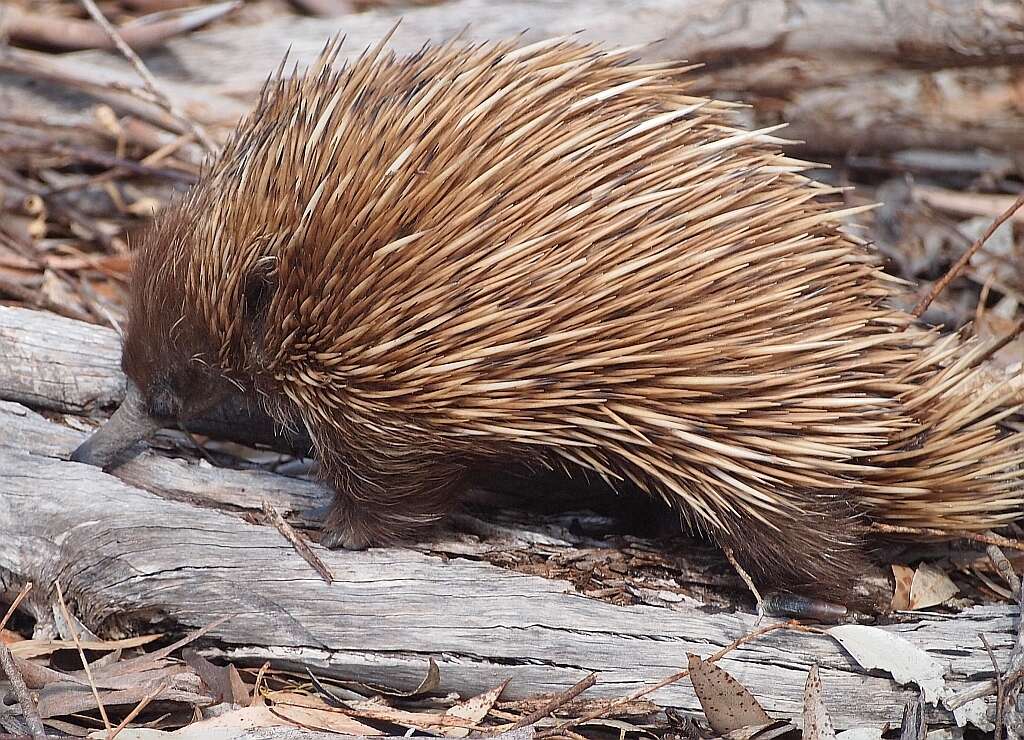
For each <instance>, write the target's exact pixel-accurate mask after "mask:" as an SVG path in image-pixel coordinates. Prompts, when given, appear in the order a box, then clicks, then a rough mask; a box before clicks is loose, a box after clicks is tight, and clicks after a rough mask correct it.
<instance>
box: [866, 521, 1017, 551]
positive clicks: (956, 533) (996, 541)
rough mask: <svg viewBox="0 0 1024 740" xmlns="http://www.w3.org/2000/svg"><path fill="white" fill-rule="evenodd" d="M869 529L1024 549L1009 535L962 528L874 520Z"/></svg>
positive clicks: (876, 531)
mask: <svg viewBox="0 0 1024 740" xmlns="http://www.w3.org/2000/svg"><path fill="white" fill-rule="evenodd" d="M868 531H869V532H874V533H876V534H912V535H919V536H920V535H926V536H928V537H944V538H946V539H961V540H970V541H971V542H978V543H980V544H982V545H996V546H997V547H1005V548H1007V549H1009V550H1021V551H1024V542H1022V541H1021V540H1014V539H1010V538H1009V537H1000V536H999V535H995V534H982V533H980V532H966V531H964V530H961V529H950V530H945V529H932V528H930V527H904V526H902V525H899V524H883V523H882V522H872V523H871V524H870V525H868Z"/></svg>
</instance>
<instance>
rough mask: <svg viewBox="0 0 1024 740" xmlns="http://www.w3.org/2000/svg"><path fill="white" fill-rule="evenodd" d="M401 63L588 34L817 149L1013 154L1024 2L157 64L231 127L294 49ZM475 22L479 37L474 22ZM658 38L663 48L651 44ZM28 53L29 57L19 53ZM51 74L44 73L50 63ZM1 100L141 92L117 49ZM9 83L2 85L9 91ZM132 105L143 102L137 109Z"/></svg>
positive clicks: (535, 24)
mask: <svg viewBox="0 0 1024 740" xmlns="http://www.w3.org/2000/svg"><path fill="white" fill-rule="evenodd" d="M398 19H401V21H402V22H401V25H400V26H399V27H398V29H397V30H396V32H395V34H394V36H393V38H392V39H391V46H392V48H394V49H395V50H396V51H398V52H400V53H409V52H413V51H415V50H417V49H418V48H419V47H420V46H421V45H422V44H423V43H424V42H426V41H428V40H432V41H435V42H436V41H443V40H446V39H448V38H451V37H452V36H454V35H456V34H459V33H463V35H464V37H465V38H466V39H467V40H472V41H482V40H493V39H503V38H510V37H514V36H517V35H521V37H522V39H523V42H524V43H527V42H529V41H533V40H537V39H542V38H548V37H551V36H558V35H566V34H575V33H579V34H580V35H581V37H583V38H588V39H593V40H598V41H601V42H603V43H606V44H614V45H619V46H633V45H638V46H639V48H638V52H637V53H638V54H640V55H642V56H644V57H646V58H649V59H672V60H689V61H692V62H698V63H702V64H707V65H709V66H708V69H707V70H706V71H704V72H696V73H694V75H693V79H694V82H695V84H696V88H695V89H696V91H697V92H700V93H701V94H718V95H728V96H733V95H735V96H737V97H739V98H740V99H742V100H744V101H745V102H748V103H751V104H753V105H754V112H753V113H752V114H750V115H751V117H752V118H753V119H754V120H755V121H756V123H757V124H758V125H770V124H773V123H777V122H780V121H786V122H789V123H790V124H792V128H790V129H788V136H790V137H791V138H794V139H798V140H801V141H806V142H808V145H809V148H810V149H811V150H812V151H814V152H820V153H826V154H838V155H842V154H845V153H846V152H847V151H849V150H850V149H855V150H857V151H858V152H859V153H861V154H868V153H871V152H873V151H886V152H888V151H895V150H898V149H900V148H907V147H910V148H913V147H933V146H940V147H941V148H946V149H958V148H959V149H973V148H975V147H986V148H990V149H994V150H1004V149H1010V150H1015V149H1016V148H1017V147H1018V145H1019V142H1020V141H1021V138H1022V137H1024V118H1022V117H1021V116H1020V114H1019V106H1018V99H1019V92H1018V90H1017V82H1016V80H1017V77H1018V76H1019V69H1020V65H1021V64H1022V63H1024V4H1022V3H1020V2H1019V1H1018V0H988V1H987V2H977V1H976V0H905V1H902V0H901V2H867V1H865V2H858V3H850V2H846V3H836V2H834V0H702V1H701V2H696V1H691V2H679V1H678V0H644V2H634V3H622V2H621V1H620V0H559V1H556V2H543V3H540V2H534V1H533V0H446V2H442V3H433V4H428V5H425V6H420V7H410V6H403V7H400V8H379V9H375V10H371V11H367V12H361V13H349V14H345V15H341V16H339V17H335V18H302V17H296V16H280V17H274V18H270V19H268V20H266V21H265V22H263V23H260V24H259V25H255V26H235V25H227V26H223V27H221V28H217V29H212V30H208V31H201V32H197V33H193V34H189V35H188V36H183V37H180V38H175V39H171V40H170V41H168V43H167V44H166V45H165V46H164V47H162V48H161V49H158V50H152V51H151V52H149V53H147V54H146V55H145V58H146V62H147V64H148V65H149V66H150V67H151V69H152V71H153V72H154V73H155V74H156V76H157V77H158V78H159V79H160V82H161V85H162V86H163V87H165V88H166V89H167V91H168V93H169V94H170V95H171V96H172V98H174V99H175V101H176V102H178V103H179V104H180V105H181V107H182V108H183V109H185V110H187V111H189V113H190V114H191V115H193V116H196V117H198V118H199V119H201V120H203V121H205V122H208V123H211V124H212V123H215V122H218V121H220V122H225V123H228V124H231V123H232V122H233V121H234V120H236V119H237V117H238V116H239V115H240V114H241V113H242V112H244V111H245V110H246V108H247V107H248V106H247V105H246V104H245V103H243V102H241V100H242V99H245V98H248V99H250V100H251V99H252V98H253V97H254V95H255V92H256V90H257V89H258V87H259V86H260V85H261V84H262V82H263V81H264V80H265V79H266V77H267V75H268V74H270V73H272V72H273V71H274V70H275V69H276V68H277V67H278V64H279V63H280V61H281V59H282V58H283V57H284V55H285V52H286V50H290V53H289V59H290V60H292V61H295V62H297V63H298V64H299V67H300V68H301V67H303V66H304V65H306V64H307V63H309V62H310V61H311V60H312V59H314V58H315V57H316V55H317V54H318V53H319V52H320V50H321V49H322V48H323V45H324V42H325V41H326V40H327V39H328V38H329V37H331V36H333V35H335V34H337V33H344V34H345V36H346V38H347V43H346V45H345V48H344V49H343V53H342V57H341V58H342V59H346V58H348V59H351V58H352V57H354V56H355V55H357V54H358V53H360V52H361V51H362V50H363V49H365V48H366V47H368V46H372V45H373V44H375V43H376V42H377V41H378V40H379V39H381V38H382V37H383V36H385V35H386V34H387V33H388V32H389V30H391V28H392V27H393V26H394V24H395V22H396V21H397V20H398ZM467 25H468V28H467ZM655 42H657V43H655ZM21 53H22V52H19V54H21ZM44 67H45V69H44ZM0 69H7V70H20V72H19V73H18V74H12V75H8V76H7V77H6V78H5V77H0V86H5V87H7V88H8V92H9V95H8V96H7V99H6V101H5V104H6V105H8V107H12V108H13V109H14V112H18V111H22V112H24V113H25V114H36V113H39V112H41V111H45V112H49V114H51V115H53V116H57V117H60V118H67V117H69V116H70V117H72V118H73V117H75V116H81V115H83V114H84V115H91V113H89V112H88V111H87V109H86V106H85V105H84V104H83V98H82V97H81V96H70V97H69V96H68V95H67V94H66V91H65V92H63V93H62V92H61V88H60V86H59V85H58V86H55V85H53V84H49V85H44V86H41V87H39V86H33V85H30V84H26V77H25V76H24V74H25V72H26V71H27V70H28V69H31V70H32V72H31V74H32V75H33V76H34V77H36V78H38V79H41V80H44V81H47V80H54V79H55V78H57V77H59V76H60V75H59V72H60V71H63V72H65V73H67V74H70V75H72V76H75V77H78V78H83V77H84V78H88V79H91V80H96V81H101V82H104V83H107V82H110V81H117V82H121V83H127V84H132V85H133V84H137V82H138V81H137V79H136V76H135V73H134V71H133V70H132V69H131V68H130V67H129V66H128V65H127V64H126V63H125V62H124V61H123V60H122V59H120V58H119V57H117V56H116V55H112V54H109V53H106V52H79V53H75V54H67V55H63V56H62V57H61V58H60V59H51V58H47V59H41V58H40V57H39V55H36V56H34V57H32V58H31V60H30V61H28V62H21V63H18V62H16V61H15V60H14V59H13V58H12V59H10V60H6V61H5V59H4V58H3V57H2V56H0ZM5 83H6V84H5ZM132 105H137V101H134V102H133V103H132Z"/></svg>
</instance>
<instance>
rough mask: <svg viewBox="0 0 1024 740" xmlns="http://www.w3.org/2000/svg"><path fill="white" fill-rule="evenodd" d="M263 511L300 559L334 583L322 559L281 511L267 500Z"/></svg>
mask: <svg viewBox="0 0 1024 740" xmlns="http://www.w3.org/2000/svg"><path fill="white" fill-rule="evenodd" d="M263 513H264V514H266V515H267V519H269V520H270V523H271V524H273V525H274V527H275V528H277V531H278V532H280V533H281V536H282V537H284V538H285V539H286V540H288V542H290V543H291V545H292V547H294V548H295V552H297V553H298V554H299V555H301V556H302V559H303V560H305V561H306V562H307V563H309V564H310V565H311V566H312V567H313V570H315V571H316V572H317V573H319V574H320V577H321V578H323V579H324V581H325V582H326V583H328V584H330V583H334V574H333V573H331V571H330V569H329V568H328V567H327V566H326V565H325V564H324V561H323V560H321V559H320V558H319V557H318V556H317V554H316V553H315V552H313V550H312V549H311V548H310V546H309V544H308V543H307V542H306V541H305V540H303V539H302V538H301V537H300V536H299V533H298V532H296V531H295V530H294V529H293V528H292V525H290V524H289V523H288V522H286V521H285V520H284V517H283V516H281V513H280V512H279V511H278V510H277V509H275V508H274V507H273V505H272V504H271V503H270V502H269V501H267V500H264V501H263Z"/></svg>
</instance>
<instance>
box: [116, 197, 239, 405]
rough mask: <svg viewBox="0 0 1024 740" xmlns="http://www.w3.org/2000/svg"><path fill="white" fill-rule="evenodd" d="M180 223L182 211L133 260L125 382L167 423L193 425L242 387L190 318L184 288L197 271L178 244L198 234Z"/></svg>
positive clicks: (205, 331)
mask: <svg viewBox="0 0 1024 740" xmlns="http://www.w3.org/2000/svg"><path fill="white" fill-rule="evenodd" d="M183 216H184V213H183V212H182V209H174V210H171V211H170V212H169V213H168V215H166V216H164V217H162V218H161V219H160V220H159V221H158V222H157V223H156V224H154V225H153V226H152V227H151V228H150V229H148V230H147V232H146V234H145V236H144V238H143V244H142V247H141V248H140V249H139V250H138V251H137V252H136V253H135V255H136V259H135V264H134V266H133V270H132V276H131V285H132V291H131V297H130V303H129V306H128V325H127V327H126V331H125V334H124V345H123V348H122V353H121V367H122V369H123V370H124V372H125V375H126V376H127V377H128V380H129V381H130V382H131V383H132V384H133V385H134V386H135V388H137V389H138V391H139V392H140V393H141V396H142V398H143V400H144V402H145V406H146V409H147V410H148V412H149V413H150V414H151V415H152V416H154V417H156V418H158V419H162V420H178V419H189V418H191V417H193V416H195V415H196V414H199V413H201V412H203V411H206V410H207V409H209V408H210V407H212V406H214V405H215V404H216V403H218V402H219V401H220V400H222V399H223V398H224V396H226V395H227V394H228V393H229V392H230V391H231V390H233V389H239V388H240V387H241V386H240V383H238V381H234V383H232V381H231V380H229V377H228V374H227V373H228V372H229V368H227V367H222V366H221V365H219V364H218V362H217V359H218V354H219V350H220V341H219V339H218V338H216V337H214V336H212V334H211V332H210V331H209V328H208V327H207V326H206V325H205V324H204V323H203V322H201V321H197V320H195V317H193V316H190V312H191V311H192V310H193V309H192V307H191V306H189V305H188V304H187V303H186V291H185V287H184V281H185V280H187V272H188V270H189V269H190V268H192V267H193V266H194V265H193V264H189V262H187V261H186V260H187V254H188V253H187V252H186V251H185V250H182V248H181V247H180V244H181V243H184V242H186V241H193V242H194V241H195V240H196V239H197V234H196V232H195V230H194V229H190V228H189V226H190V224H189V223H188V222H187V221H186V220H185V219H184V217H183ZM168 256H171V259H168Z"/></svg>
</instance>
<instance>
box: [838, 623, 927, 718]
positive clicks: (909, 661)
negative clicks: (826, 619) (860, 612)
mask: <svg viewBox="0 0 1024 740" xmlns="http://www.w3.org/2000/svg"><path fill="white" fill-rule="evenodd" d="M828 633H829V634H830V635H832V636H833V637H834V638H835V639H836V640H838V641H839V644H840V645H842V646H843V647H844V648H846V651H847V652H848V653H850V655H851V656H853V659H854V660H856V661H857V662H858V663H859V664H860V665H861V666H862V667H863V668H866V669H868V670H872V669H879V670H883V671H886V672H887V673H889V674H891V675H892V677H893V678H894V679H895V680H896V682H897V683H899V684H902V685H906V684H908V683H914V684H917V685H918V686H919V687H921V689H922V690H923V691H924V695H925V701H927V702H928V703H929V704H936V703H937V702H938V701H939V699H941V698H942V697H943V696H944V695H945V692H946V681H945V679H944V678H943V676H944V675H945V673H946V669H945V667H944V666H943V665H942V664H941V663H939V662H938V661H936V660H935V659H934V658H932V657H931V656H930V655H928V653H926V652H925V651H924V650H922V649H921V648H919V647H917V646H916V645H914V644H912V643H911V642H909V641H907V640H906V639H904V638H903V637H900V636H899V635H897V634H894V633H892V632H887V631H886V630H882V629H878V628H877V627H867V626H865V625H861V624H843V625H840V626H838V627H832V628H830V629H829V630H828Z"/></svg>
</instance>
